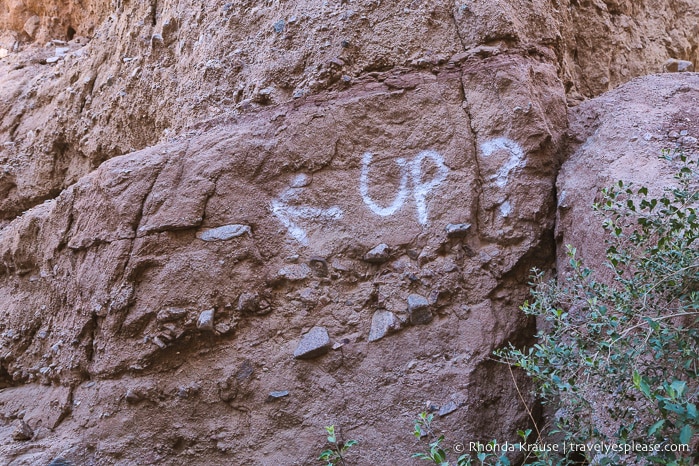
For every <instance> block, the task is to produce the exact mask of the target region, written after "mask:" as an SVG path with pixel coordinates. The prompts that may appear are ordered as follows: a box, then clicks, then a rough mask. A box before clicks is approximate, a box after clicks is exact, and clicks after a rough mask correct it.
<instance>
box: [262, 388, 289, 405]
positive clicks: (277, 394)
mask: <svg viewBox="0 0 699 466" xmlns="http://www.w3.org/2000/svg"><path fill="white" fill-rule="evenodd" d="M285 396H289V391H288V390H277V391H273V392H270V394H269V396H268V397H267V401H268V402H270V401H277V400H279V399H280V398H284V397H285Z"/></svg>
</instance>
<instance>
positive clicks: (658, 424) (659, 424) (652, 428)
mask: <svg viewBox="0 0 699 466" xmlns="http://www.w3.org/2000/svg"><path fill="white" fill-rule="evenodd" d="M663 424H665V419H661V420H659V421H658V422H656V423H655V424H653V425H652V426H650V429H648V435H655V433H656V432H658V430H659V429H660V428H661V427H662V426H663Z"/></svg>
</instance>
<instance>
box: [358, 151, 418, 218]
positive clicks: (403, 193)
mask: <svg viewBox="0 0 699 466" xmlns="http://www.w3.org/2000/svg"><path fill="white" fill-rule="evenodd" d="M373 158H374V156H373V155H372V153H371V152H367V153H365V154H364V156H363V157H362V173H361V174H360V175H359V194H361V195H362V200H364V203H365V204H366V205H367V206H369V208H370V209H371V211H372V212H374V213H375V214H376V215H380V216H382V217H386V216H388V215H393V214H395V213H396V212H398V210H399V209H400V208H401V207H402V206H403V203H404V202H405V198H406V197H408V169H407V164H406V162H405V159H402V158H401V159H397V160H396V164H397V165H398V166H399V167H400V172H401V178H400V188H398V195H397V196H396V198H395V199H394V200H393V203H391V205H389V206H388V207H381V206H380V205H378V204H377V203H376V202H374V200H373V199H372V198H371V196H369V165H371V159H373Z"/></svg>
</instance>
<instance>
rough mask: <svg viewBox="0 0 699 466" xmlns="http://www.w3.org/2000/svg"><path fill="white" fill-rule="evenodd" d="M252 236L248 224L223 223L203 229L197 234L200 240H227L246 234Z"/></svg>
mask: <svg viewBox="0 0 699 466" xmlns="http://www.w3.org/2000/svg"><path fill="white" fill-rule="evenodd" d="M246 233H247V235H248V236H252V230H251V229H250V226H249V225H236V224H234V225H224V226H221V227H218V228H211V229H209V230H205V231H204V232H202V233H201V235H199V239H200V240H202V241H227V240H229V239H232V238H237V237H238V236H243V235H244V234H246Z"/></svg>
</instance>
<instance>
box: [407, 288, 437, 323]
mask: <svg viewBox="0 0 699 466" xmlns="http://www.w3.org/2000/svg"><path fill="white" fill-rule="evenodd" d="M408 314H409V315H410V323H411V324H413V325H424V324H429V323H430V322H432V313H431V312H430V304H429V302H428V301H427V299H425V297H424V296H420V295H418V294H411V295H409V296H408Z"/></svg>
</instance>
